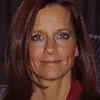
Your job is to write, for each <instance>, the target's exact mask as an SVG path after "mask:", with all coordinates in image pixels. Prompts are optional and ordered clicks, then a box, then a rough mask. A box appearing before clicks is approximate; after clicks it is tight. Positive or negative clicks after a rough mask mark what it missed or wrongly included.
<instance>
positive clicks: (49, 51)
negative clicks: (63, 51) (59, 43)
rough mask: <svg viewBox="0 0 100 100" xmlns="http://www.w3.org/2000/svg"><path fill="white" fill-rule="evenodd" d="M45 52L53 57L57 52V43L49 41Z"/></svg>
mask: <svg viewBox="0 0 100 100" xmlns="http://www.w3.org/2000/svg"><path fill="white" fill-rule="evenodd" d="M44 52H45V53H46V54H50V55H52V54H53V53H54V52H56V43H55V41H54V40H53V39H48V40H47V42H46V44H45V49H44Z"/></svg>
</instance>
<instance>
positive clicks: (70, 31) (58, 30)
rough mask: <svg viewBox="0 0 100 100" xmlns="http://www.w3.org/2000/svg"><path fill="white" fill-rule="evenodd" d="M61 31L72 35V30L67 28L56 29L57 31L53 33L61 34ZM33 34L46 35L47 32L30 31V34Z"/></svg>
mask: <svg viewBox="0 0 100 100" xmlns="http://www.w3.org/2000/svg"><path fill="white" fill-rule="evenodd" d="M61 31H67V32H68V33H73V31H72V30H70V29H67V28H61V29H57V31H56V32H54V33H55V34H56V33H59V32H61ZM34 33H42V34H45V33H47V32H46V31H44V30H35V31H32V32H31V34H34Z"/></svg>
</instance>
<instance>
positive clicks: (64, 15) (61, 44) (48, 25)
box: [29, 5, 78, 80]
mask: <svg viewBox="0 0 100 100" xmlns="http://www.w3.org/2000/svg"><path fill="white" fill-rule="evenodd" d="M77 55H78V50H77V45H76V37H75V31H74V27H73V25H72V22H71V18H70V12H69V11H66V10H65V9H64V8H63V7H61V6H59V5H48V6H46V7H45V8H43V9H41V10H40V11H39V12H38V14H37V16H36V20H35V24H34V27H33V29H32V36H31V41H30V43H29V58H30V65H31V67H32V70H33V71H34V73H35V74H36V75H37V76H39V77H40V78H41V79H45V80H52V79H53V80H54V79H59V78H61V77H62V76H64V75H66V74H67V72H68V71H69V70H70V69H71V68H72V66H73V64H74V58H75V56H77ZM70 71H71V70H70Z"/></svg>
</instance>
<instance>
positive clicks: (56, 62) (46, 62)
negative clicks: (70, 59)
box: [40, 60, 62, 64]
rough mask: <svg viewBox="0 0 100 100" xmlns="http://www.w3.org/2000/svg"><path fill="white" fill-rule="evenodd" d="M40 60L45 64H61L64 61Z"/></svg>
mask: <svg viewBox="0 0 100 100" xmlns="http://www.w3.org/2000/svg"><path fill="white" fill-rule="evenodd" d="M40 62H41V63H44V64H59V63H61V62H62V60H46V61H40Z"/></svg>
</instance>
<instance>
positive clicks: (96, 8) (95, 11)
mask: <svg viewBox="0 0 100 100" xmlns="http://www.w3.org/2000/svg"><path fill="white" fill-rule="evenodd" d="M20 1H21V0H2V2H1V3H0V85H5V84H6V72H5V67H4V51H5V45H6V35H7V31H8V28H9V25H10V22H11V19H12V16H13V14H14V12H15V11H16V9H17V7H18V6H19V4H20ZM76 1H78V4H79V8H80V11H81V13H82V15H83V17H84V19H85V22H86V25H87V28H88V30H89V34H95V35H99V36H100V0H76Z"/></svg>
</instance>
